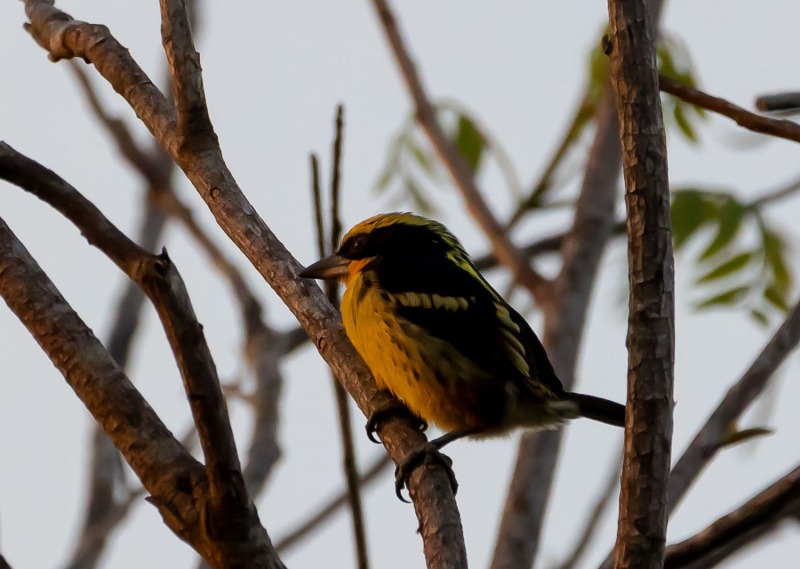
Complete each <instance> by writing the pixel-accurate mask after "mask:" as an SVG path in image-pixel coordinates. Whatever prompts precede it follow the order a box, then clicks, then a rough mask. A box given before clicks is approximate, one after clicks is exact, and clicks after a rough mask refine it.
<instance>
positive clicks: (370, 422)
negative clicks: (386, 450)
mask: <svg viewBox="0 0 800 569" xmlns="http://www.w3.org/2000/svg"><path fill="white" fill-rule="evenodd" d="M392 415H408V416H410V417H412V418H413V419H414V420H415V421H417V422H418V425H417V428H418V429H419V430H420V431H425V429H427V428H428V423H426V422H425V420H424V419H420V418H419V417H417V416H416V415H414V414H413V413H412V412H411V411H409V409H408V407H406V406H405V405H404V404H403V402H402V401H400V400H399V399H396V398H394V397H392V398H391V399H387V400H386V401H385V402H384V403H382V404H381V405H379V406H378V407H377V408H376V409H375V410H374V411H373V412H372V415H370V416H369V419H367V424H366V426H365V427H364V428H365V429H366V431H367V438H368V439H369V440H371V441H372V442H373V443H376V444H380V443H381V441H379V440H378V439H376V438H375V433H377V432H378V425H380V423H381V422H382V421H385V420H386V419H387V418H389V417H391V416H392Z"/></svg>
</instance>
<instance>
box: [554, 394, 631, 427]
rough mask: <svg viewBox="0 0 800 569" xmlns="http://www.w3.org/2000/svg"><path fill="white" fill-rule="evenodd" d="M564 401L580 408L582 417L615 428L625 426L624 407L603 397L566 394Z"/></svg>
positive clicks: (579, 411)
mask: <svg viewBox="0 0 800 569" xmlns="http://www.w3.org/2000/svg"><path fill="white" fill-rule="evenodd" d="M564 399H566V400H567V401H571V402H572V403H575V404H576V405H577V406H578V413H579V414H580V416H581V417H586V418H587V419H593V420H595V421H600V422H601V423H606V424H608V425H614V426H615V427H624V426H625V406H624V405H620V404H619V403H614V402H613V401H609V400H608V399H603V398H602V397H595V396H594V395H583V394H582V393H564Z"/></svg>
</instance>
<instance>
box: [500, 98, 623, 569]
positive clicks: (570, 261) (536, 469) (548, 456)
mask: <svg viewBox="0 0 800 569" xmlns="http://www.w3.org/2000/svg"><path fill="white" fill-rule="evenodd" d="M598 113H599V114H598V116H597V131H596V133H595V138H594V141H593V143H592V147H591V149H590V151H589V154H588V157H587V163H586V170H585V171H584V177H583V181H582V186H581V193H580V196H579V198H578V201H577V203H576V208H575V216H574V219H573V224H572V227H571V228H570V230H569V232H568V233H566V234H565V235H564V238H563V239H562V241H561V252H562V258H563V263H562V267H561V271H560V272H559V275H558V277H557V278H556V280H555V281H554V285H553V291H554V294H553V295H552V297H551V299H552V302H551V303H550V304H549V305H546V306H545V307H544V311H545V332H544V345H545V348H546V349H547V353H548V355H549V357H550V360H551V362H552V363H553V366H554V368H555V370H556V373H557V374H558V375H559V377H560V378H561V380H562V382H563V383H564V387H565V388H567V389H571V388H572V386H573V385H574V383H575V363H576V361H577V358H578V351H579V349H580V343H581V338H582V335H583V329H584V322H585V319H586V312H587V310H588V308H589V301H590V297H591V290H592V287H593V286H594V281H595V277H596V275H597V269H598V267H599V263H600V259H601V257H602V254H603V251H604V250H605V244H606V243H607V241H608V238H609V236H610V235H611V233H612V230H613V227H614V194H615V191H616V188H617V182H618V179H619V172H620V149H619V129H618V123H617V111H616V108H615V106H614V99H613V97H612V94H611V92H610V87H609V88H608V89H607V91H606V94H605V95H604V96H603V97H602V98H601V101H600V103H599V105H598ZM561 438H562V431H560V430H559V431H540V432H535V433H527V434H525V435H523V437H522V440H521V441H520V446H519V450H518V453H517V463H516V466H515V468H514V474H513V476H512V480H511V485H510V487H509V491H508V496H507V497H506V503H505V507H504V510H503V517H502V521H501V523H500V531H499V532H498V539H497V544H496V546H495V552H494V558H493V560H492V569H513V568H516V567H530V566H531V565H532V564H533V561H534V559H535V557H536V552H537V551H538V548H539V536H540V535H541V531H542V527H543V526H544V518H545V512H546V509H547V503H548V501H549V497H550V489H551V487H552V481H553V477H554V473H555V470H556V466H557V461H558V450H559V447H560V444H561Z"/></svg>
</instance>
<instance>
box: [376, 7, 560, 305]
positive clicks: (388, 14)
mask: <svg viewBox="0 0 800 569" xmlns="http://www.w3.org/2000/svg"><path fill="white" fill-rule="evenodd" d="M372 5H373V6H374V8H375V11H376V12H377V14H378V17H379V19H380V22H381V25H382V26H383V31H384V33H385V34H386V38H387V40H388V41H389V45H390V46H391V48H392V52H393V53H394V56H395V59H396V60H397V64H398V66H399V67H400V72H401V75H402V77H403V80H404V81H405V83H406V86H407V87H408V90H409V92H410V94H411V98H412V99H413V101H414V107H415V111H416V116H417V121H418V122H419V124H420V126H421V127H422V128H423V130H424V131H425V132H426V134H427V135H428V138H429V139H430V141H431V144H432V145H433V147H434V149H436V152H437V154H438V155H439V158H440V159H441V160H442V162H443V163H444V166H445V168H447V171H448V172H449V173H450V176H451V178H452V179H453V182H454V183H455V186H456V188H458V190H459V191H460V192H461V195H462V196H463V198H464V201H465V203H466V205H467V209H468V210H469V212H470V214H471V215H472V217H473V218H474V219H475V221H476V222H477V223H478V225H479V226H480V228H481V229H482V230H483V232H484V234H485V235H486V237H487V238H488V239H489V242H490V243H491V245H492V252H493V253H494V255H495V256H496V257H497V258H498V259H499V260H500V262H501V263H502V264H503V265H504V266H506V267H508V268H509V269H510V270H511V273H512V274H513V275H514V279H515V280H516V281H517V282H518V283H519V284H520V285H521V286H523V287H525V288H526V289H528V290H529V291H530V293H531V294H532V295H533V297H534V298H535V299H536V300H537V301H539V302H540V303H543V302H544V300H545V299H546V297H547V289H548V284H549V283H548V281H547V279H545V278H544V277H542V276H541V275H540V274H538V273H537V272H536V271H534V270H533V269H532V268H531V266H530V262H529V261H528V259H527V258H526V257H525V255H523V254H522V252H521V251H520V250H519V249H517V248H516V247H515V246H514V244H513V243H512V242H511V241H510V240H509V238H508V234H507V233H506V231H505V229H504V228H503V226H502V225H501V224H500V222H499V221H498V220H497V219H496V218H495V217H494V215H493V214H492V212H491V210H490V209H489V205H488V204H487V203H486V201H485V200H484V199H483V196H482V194H481V192H480V190H479V189H478V186H477V184H476V183H475V177H474V175H473V172H472V171H471V169H470V167H469V165H468V164H467V162H466V160H464V158H463V157H462V156H461V154H459V152H458V150H456V148H455V147H454V146H453V144H452V143H451V142H450V140H448V138H447V136H446V135H445V134H444V132H443V131H442V128H441V126H440V125H439V121H438V120H437V118H436V110H435V109H434V107H433V105H432V104H431V102H430V98H429V97H428V95H427V94H426V92H425V88H424V86H423V85H422V79H421V78H420V76H419V74H418V73H417V70H416V67H415V65H414V62H413V60H412V59H411V55H410V54H409V52H408V49H407V48H406V46H405V44H404V43H403V39H402V37H401V35H400V29H399V27H398V25H397V21H396V20H395V17H394V14H392V11H391V8H390V7H389V3H388V1H387V0H372Z"/></svg>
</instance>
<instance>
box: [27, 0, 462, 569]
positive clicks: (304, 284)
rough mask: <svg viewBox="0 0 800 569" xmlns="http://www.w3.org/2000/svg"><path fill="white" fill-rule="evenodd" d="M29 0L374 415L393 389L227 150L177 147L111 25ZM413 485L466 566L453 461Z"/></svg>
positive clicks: (399, 420) (410, 437)
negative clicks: (123, 106) (381, 383)
mask: <svg viewBox="0 0 800 569" xmlns="http://www.w3.org/2000/svg"><path fill="white" fill-rule="evenodd" d="M25 5H26V13H27V14H28V17H29V19H30V20H31V22H30V25H29V26H28V29H29V31H30V32H31V33H32V35H33V36H34V38H36V40H37V41H38V43H39V45H41V46H43V47H44V48H45V49H47V50H48V51H50V52H51V55H52V58H53V59H58V58H63V57H82V58H84V59H87V60H88V61H89V62H90V63H92V64H94V65H95V67H96V68H97V70H98V72H99V73H100V74H101V75H102V76H103V77H105V78H106V80H107V81H109V83H111V84H112V86H114V88H115V90H116V91H117V92H118V93H120V94H121V95H122V96H123V97H124V98H125V100H126V101H127V102H128V103H129V104H130V105H131V107H132V108H133V109H134V111H135V112H136V115H137V116H138V117H139V118H140V119H141V120H142V122H143V123H144V124H145V126H146V127H147V128H148V130H150V132H151V133H152V134H153V135H154V136H155V137H156V139H157V140H158V141H159V143H160V144H161V145H162V147H163V148H164V149H165V150H167V151H168V153H169V154H170V156H172V158H173V159H174V160H175V161H176V162H177V163H178V165H179V166H180V167H181V169H182V170H183V171H184V173H185V174H186V176H187V177H188V178H189V180H190V181H191V182H192V184H193V185H194V186H195V188H196V189H197V191H198V192H199V194H200V195H201V197H202V198H203V199H204V201H205V202H206V204H207V205H208V207H209V209H210V210H211V212H212V213H213V215H214V217H215V218H216V220H217V222H218V223H219V224H220V226H221V227H222V229H223V230H224V231H225V232H226V234H227V235H228V236H229V237H230V238H231V240H232V241H233V242H234V243H235V244H236V245H237V246H238V247H239V249H240V250H241V251H242V252H243V253H244V254H245V256H246V257H247V258H248V259H249V260H250V262H251V263H252V264H253V265H254V266H255V268H256V269H257V270H258V272H259V273H260V274H261V275H262V276H263V277H264V279H265V280H266V281H267V283H268V284H269V285H270V286H271V287H272V288H273V289H274V290H275V292H276V293H277V294H278V296H279V297H280V298H281V299H282V300H283V301H284V303H286V305H287V306H288V307H289V309H290V310H291V311H292V313H293V314H294V315H295V317H296V318H297V319H298V321H299V322H300V325H301V326H302V327H303V329H304V330H305V331H306V333H307V334H308V335H309V337H310V338H311V339H312V341H313V342H314V344H315V345H316V346H317V349H318V350H319V352H320V354H321V355H322V357H323V358H324V359H325V361H326V362H327V363H328V365H330V366H331V368H332V369H333V371H334V373H335V374H336V377H337V378H338V379H339V381H341V382H342V383H343V385H344V386H345V388H346V389H347V390H348V392H349V393H350V394H351V396H353V398H354V399H355V401H356V403H357V404H358V406H359V408H360V409H361V411H362V412H363V413H364V414H365V415H371V414H372V412H373V410H374V409H375V408H376V407H378V406H380V405H381V404H382V403H383V402H384V401H385V399H384V398H385V395H384V394H382V393H381V392H379V391H378V389H377V388H376V386H375V382H374V380H373V378H372V377H371V375H370V373H369V370H368V369H367V367H366V366H365V365H364V363H363V361H362V360H361V358H360V357H359V356H358V354H357V353H356V351H355V350H354V349H353V347H352V345H351V344H350V342H349V341H348V340H347V337H346V336H345V333H344V329H343V327H342V324H341V320H340V318H339V316H338V313H337V312H336V311H335V310H334V309H333V307H332V306H331V305H330V303H329V302H328V301H327V299H326V298H325V296H324V294H323V293H322V291H321V290H320V289H319V287H318V286H316V285H315V284H314V283H313V282H309V281H308V280H306V279H301V278H299V277H298V276H297V272H298V271H299V270H300V268H301V265H300V264H299V263H298V262H297V261H296V260H295V259H294V257H292V255H291V254H290V253H289V252H288V251H287V250H286V248H285V247H284V246H283V244H282V243H281V242H280V241H279V240H278V239H277V237H276V236H275V235H274V234H273V233H272V231H271V230H270V229H269V227H267V225H266V224H265V223H264V221H263V220H262V219H261V218H260V216H259V215H258V214H257V213H256V212H255V210H254V208H253V206H252V205H251V204H250V203H249V201H248V200H247V198H246V197H245V196H244V194H243V193H242V191H241V189H240V188H239V186H238V185H237V183H236V181H235V179H234V178H233V175H232V174H231V172H230V171H229V170H228V168H227V165H226V164H225V161H224V159H223V157H222V153H221V151H220V149H219V148H218V147H215V148H212V149H208V150H206V151H203V152H193V151H192V152H188V151H187V149H186V148H183V149H182V151H181V152H179V151H178V148H179V144H178V140H177V137H176V135H175V118H174V112H173V110H172V108H171V106H170V105H169V104H168V103H167V102H166V100H165V99H164V97H163V95H162V94H161V93H160V92H159V91H158V90H157V89H156V88H155V87H154V86H153V84H152V82H151V81H150V80H149V79H148V78H147V77H146V76H145V75H144V73H143V72H142V71H141V69H140V68H139V66H138V65H137V64H136V63H135V62H134V61H133V60H132V59H131V57H130V54H129V53H128V52H127V50H125V49H124V48H122V47H121V46H120V45H119V43H118V42H116V40H114V38H113V37H112V36H111V34H110V33H109V32H108V30H107V29H106V28H104V27H102V26H93V25H90V24H85V23H82V22H75V21H73V20H72V19H71V18H69V17H68V16H66V15H65V14H64V13H63V12H61V11H59V10H57V9H55V8H54V7H53V6H52V5H50V4H49V3H48V2H47V1H46V0H26V3H25ZM98 42H99V43H98ZM379 430H380V436H381V440H382V441H383V443H384V446H385V447H386V449H387V451H388V452H389V454H390V456H391V457H392V460H394V461H395V463H398V462H401V461H402V460H403V459H404V458H405V457H406V456H407V455H408V453H409V452H411V451H412V450H413V449H417V448H419V447H420V446H421V445H422V444H424V442H425V437H424V435H422V434H421V433H420V432H419V431H417V430H416V429H415V426H414V425H413V421H412V420H411V419H410V418H403V417H399V416H398V417H393V418H391V419H389V420H387V421H385V422H384V423H383V424H382V426H381V428H380V429H379ZM409 483H410V492H409V493H410V495H411V498H412V500H414V503H415V509H416V513H417V518H418V519H419V521H420V534H421V536H422V539H423V544H424V551H425V555H426V559H427V560H428V564H429V566H430V567H437V568H438V567H463V566H465V565H466V551H465V547H464V538H463V532H462V530H461V521H460V517H459V515H458V510H457V508H456V504H455V499H454V497H453V493H452V490H451V488H450V482H449V479H448V476H447V473H446V472H445V469H444V468H443V467H442V466H440V465H437V464H429V465H426V466H425V467H424V468H418V469H416V470H415V471H414V472H413V473H412V474H411V476H410V479H409Z"/></svg>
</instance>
